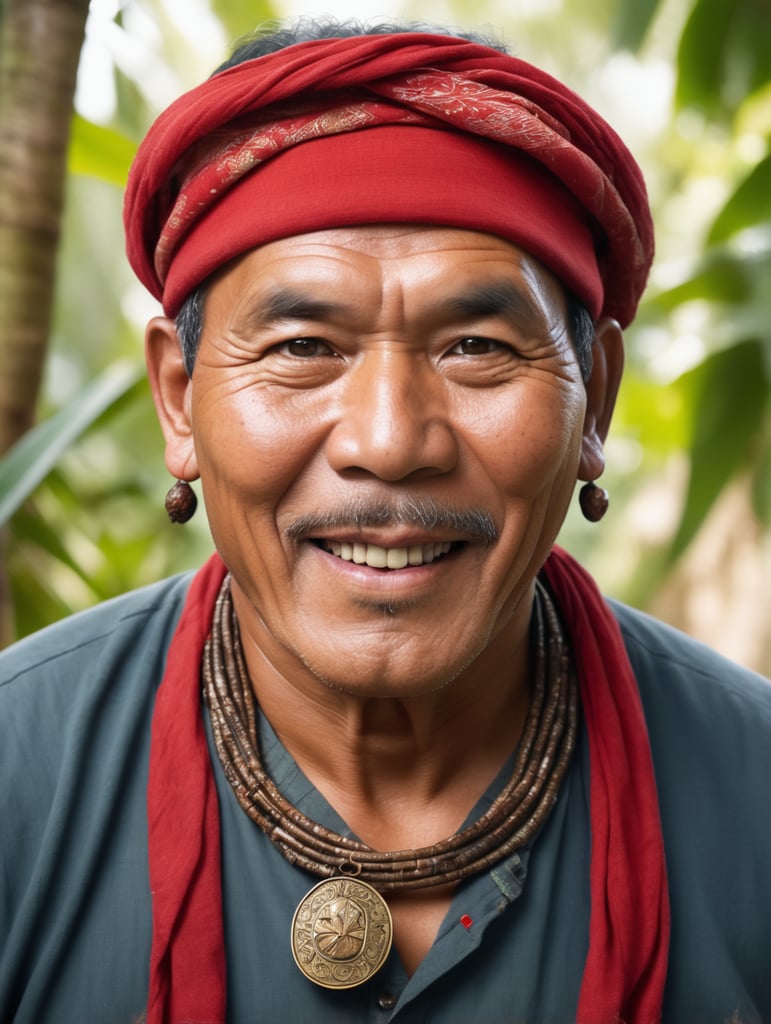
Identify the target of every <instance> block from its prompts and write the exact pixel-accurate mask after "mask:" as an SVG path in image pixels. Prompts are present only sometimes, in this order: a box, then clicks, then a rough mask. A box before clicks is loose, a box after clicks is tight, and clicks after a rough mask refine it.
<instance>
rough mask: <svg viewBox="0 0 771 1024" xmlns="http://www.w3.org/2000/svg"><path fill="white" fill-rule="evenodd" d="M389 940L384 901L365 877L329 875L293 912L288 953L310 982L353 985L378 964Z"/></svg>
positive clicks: (367, 976) (390, 932)
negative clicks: (330, 876)
mask: <svg viewBox="0 0 771 1024" xmlns="http://www.w3.org/2000/svg"><path fill="white" fill-rule="evenodd" d="M392 941H393V922H392V921H391V911H390V910H389V909H388V904H387V903H386V901H385V900H384V899H383V897H382V896H381V895H380V893H379V892H378V891H377V889H373V888H372V886H371V885H370V884H369V883H368V882H361V881H359V879H358V878H351V877H350V876H348V877H345V876H343V877H340V876H338V877H335V878H327V879H325V880H324V881H323V882H319V883H318V885H314V887H313V888H312V889H311V890H310V891H309V892H308V893H306V895H305V896H304V897H303V898H302V899H301V900H300V903H299V904H298V907H297V910H295V913H294V917H293V918H292V956H293V957H294V959H295V963H296V964H297V966H298V967H299V968H300V970H301V971H302V972H303V974H304V975H305V977H306V978H309V979H310V980H311V981H312V982H314V984H316V985H321V986H322V988H355V987H356V986H357V985H363V984H364V982H365V981H369V979H370V978H371V977H372V976H373V975H374V974H376V973H377V971H379V970H380V968H381V967H382V966H383V964H384V963H385V961H386V958H387V956H388V953H389V951H390V949H391V943H392Z"/></svg>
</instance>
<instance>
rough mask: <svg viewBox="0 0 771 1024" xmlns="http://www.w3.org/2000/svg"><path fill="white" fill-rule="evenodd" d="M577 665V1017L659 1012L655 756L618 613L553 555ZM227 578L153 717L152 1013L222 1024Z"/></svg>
mask: <svg viewBox="0 0 771 1024" xmlns="http://www.w3.org/2000/svg"><path fill="white" fill-rule="evenodd" d="M545 572H546V577H547V579H548V582H549V585H550V587H551V589H552V591H553V593H554V595H555V598H556V601H557V605H558V607H559V609H560V612H561V614H562V618H563V620H564V622H565V623H566V625H567V628H568V632H569V634H570V638H571V643H572V646H573V651H574V654H575V658H576V663H577V666H578V676H579V684H580V689H581V701H582V709H583V715H584V720H585V722H586V729H587V734H588V737H589V752H590V766H591V767H590V813H591V833H592V855H591V877H590V885H591V920H590V929H589V952H588V955H587V958H586V965H585V967H584V976H583V981H582V985H581V993H580V997H579V1003H578V1022H579V1024H619V1022H621V1021H623V1022H624V1024H654V1022H656V1021H659V1020H660V1019H661V1003H662V998H663V991H664V982H665V979H666V970H667V956H668V948H669V901H668V896H667V880H666V870H665V864H664V847H663V840H662V835H661V824H660V821H659V811H658V800H657V797H656V785H655V781H654V777H653V764H652V761H651V754H650V749H649V745H648V734H647V729H646V726H645V719H644V717H643V711H642V705H641V703H640V696H639V692H638V690H637V684H636V682H635V679H634V675H633V674H632V667H631V665H630V664H629V659H628V657H627V655H626V650H625V648H624V643H623V640H622V637H621V633H620V631H619V627H618V624H617V622H616V619H615V618H614V616H613V614H612V613H611V611H610V609H609V608H608V606H607V604H606V603H605V601H604V600H603V598H602V596H601V594H600V593H599V591H598V589H597V586H596V584H595V583H594V581H593V580H592V578H591V577H590V576H589V575H588V573H586V572H585V571H584V570H583V569H582V568H581V567H580V566H579V565H578V564H577V563H576V562H575V561H574V560H573V559H572V558H571V557H570V556H569V555H567V554H566V553H565V552H564V551H561V550H560V549H559V548H555V549H554V550H553V551H552V554H551V555H550V557H549V559H548V561H547V562H546V566H545ZM224 575H225V567H224V565H223V564H222V562H221V560H220V559H219V558H218V557H217V556H216V555H215V556H214V557H213V558H212V559H210V561H209V562H208V563H207V564H206V565H205V566H204V567H203V568H202V569H201V570H200V572H199V573H198V574H197V575H196V577H195V579H194V580H193V582H192V585H191V587H190V591H189V594H188V597H187V600H186V603H185V607H184V610H183V612H182V617H181V619H180V622H179V625H178V627H177V630H176V633H175V634H174V637H173V639H172V642H171V646H170V648H169V654H168V659H167V668H166V674H165V676H164V679H163V682H162V684H161V687H160V689H159V691H158V698H157V701H156V706H155V712H154V714H153V725H152V745H151V752H150V782H149V786H148V819H149V850H150V854H149V859H150V884H151V889H152V893H153V945H152V954H151V959H150V992H149V997H148V1006H147V1024H224V1021H225V998H226V984H225V939H224V934H223V926H222V889H221V880H220V842H219V814H218V809H217V794H216V790H215V785H214V777H213V773H212V770H211V762H210V758H209V752H208V748H207V744H206V736H205V732H204V723H203V716H202V714H201V679H200V666H201V657H202V654H203V648H204V644H205V642H206V637H207V635H208V632H209V628H210V624H211V620H212V613H213V610H214V602H215V599H216V596H217V593H218V592H219V588H220V585H221V583H222V580H223V578H224Z"/></svg>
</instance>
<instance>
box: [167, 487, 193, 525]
mask: <svg viewBox="0 0 771 1024" xmlns="http://www.w3.org/2000/svg"><path fill="white" fill-rule="evenodd" d="M197 507H198V498H196V496H195V491H194V490H193V488H192V487H191V486H190V484H189V483H187V481H185V480H177V482H176V483H175V484H174V486H173V487H171V488H170V489H169V491H168V493H167V495H166V511H167V512H168V514H169V519H170V520H171V521H172V523H186V522H187V521H188V519H192V518H193V515H194V514H195V510H196V508H197Z"/></svg>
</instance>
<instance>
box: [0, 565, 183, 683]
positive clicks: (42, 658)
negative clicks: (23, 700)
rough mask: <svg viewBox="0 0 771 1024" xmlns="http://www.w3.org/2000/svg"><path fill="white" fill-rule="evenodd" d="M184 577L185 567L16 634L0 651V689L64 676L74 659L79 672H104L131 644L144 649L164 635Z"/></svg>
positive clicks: (173, 616)
mask: <svg viewBox="0 0 771 1024" xmlns="http://www.w3.org/2000/svg"><path fill="white" fill-rule="evenodd" d="M190 579H191V575H190V574H189V573H185V574H183V575H180V576H175V577H172V578H171V579H168V580H163V581H162V582H161V583H155V584H153V585H151V586H148V587H143V588H142V589H140V590H135V591H131V592H130V593H128V594H124V595H122V596H121V597H117V598H114V599H113V600H111V601H105V602H103V603H102V604H99V605H97V606H96V607H94V608H90V609H88V610H87V611H84V612H79V613H78V614H76V615H71V616H69V617H68V618H66V619H62V620H61V621H60V622H57V623H55V624H54V625H52V626H48V627H47V628H46V629H43V630H40V632H38V633H34V634H32V635H31V636H28V637H26V638H25V639H23V640H20V641H19V642H18V643H16V644H14V645H13V646H11V647H9V648H8V649H7V650H5V651H3V652H1V653H0V695H2V694H3V692H4V691H5V692H7V690H8V688H9V687H10V688H15V687H16V686H17V685H19V684H20V683H21V684H23V685H25V686H27V685H34V681H35V680H36V679H38V680H41V681H49V680H50V679H51V678H52V677H56V676H61V675H65V676H66V674H67V672H68V670H71V669H72V668H73V667H74V666H76V665H77V666H78V674H79V677H81V676H82V675H83V674H85V675H86V676H91V675H94V674H96V673H98V672H104V671H105V669H106V667H107V665H109V664H110V663H112V662H117V661H121V660H123V659H129V660H130V659H131V656H132V648H133V647H134V646H135V645H140V644H141V646H142V648H143V649H144V650H145V652H146V649H147V648H148V647H150V646H152V645H153V643H156V644H157V643H158V642H159V641H161V640H162V639H163V638H168V637H170V635H171V632H172V631H173V628H174V626H175V624H176V621H177V619H178V618H179V615H180V613H181V610H182V606H183V604H184V600H185V595H186V593H187V588H188V586H189V583H190ZM0 699H2V697H1V696H0Z"/></svg>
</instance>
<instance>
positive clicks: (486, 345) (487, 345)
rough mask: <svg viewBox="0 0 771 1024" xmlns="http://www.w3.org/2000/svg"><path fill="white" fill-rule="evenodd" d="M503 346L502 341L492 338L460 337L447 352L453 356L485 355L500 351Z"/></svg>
mask: <svg viewBox="0 0 771 1024" xmlns="http://www.w3.org/2000/svg"><path fill="white" fill-rule="evenodd" d="M505 347H506V346H505V345H503V343H502V342H500V341H495V340H493V339H492V338H480V337H475V336H471V337H468V338H461V340H460V341H459V342H458V343H457V344H456V345H453V347H452V348H451V349H450V353H449V354H450V355H453V356H486V355H490V353H491V352H500V350H501V349H503V348H505Z"/></svg>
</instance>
